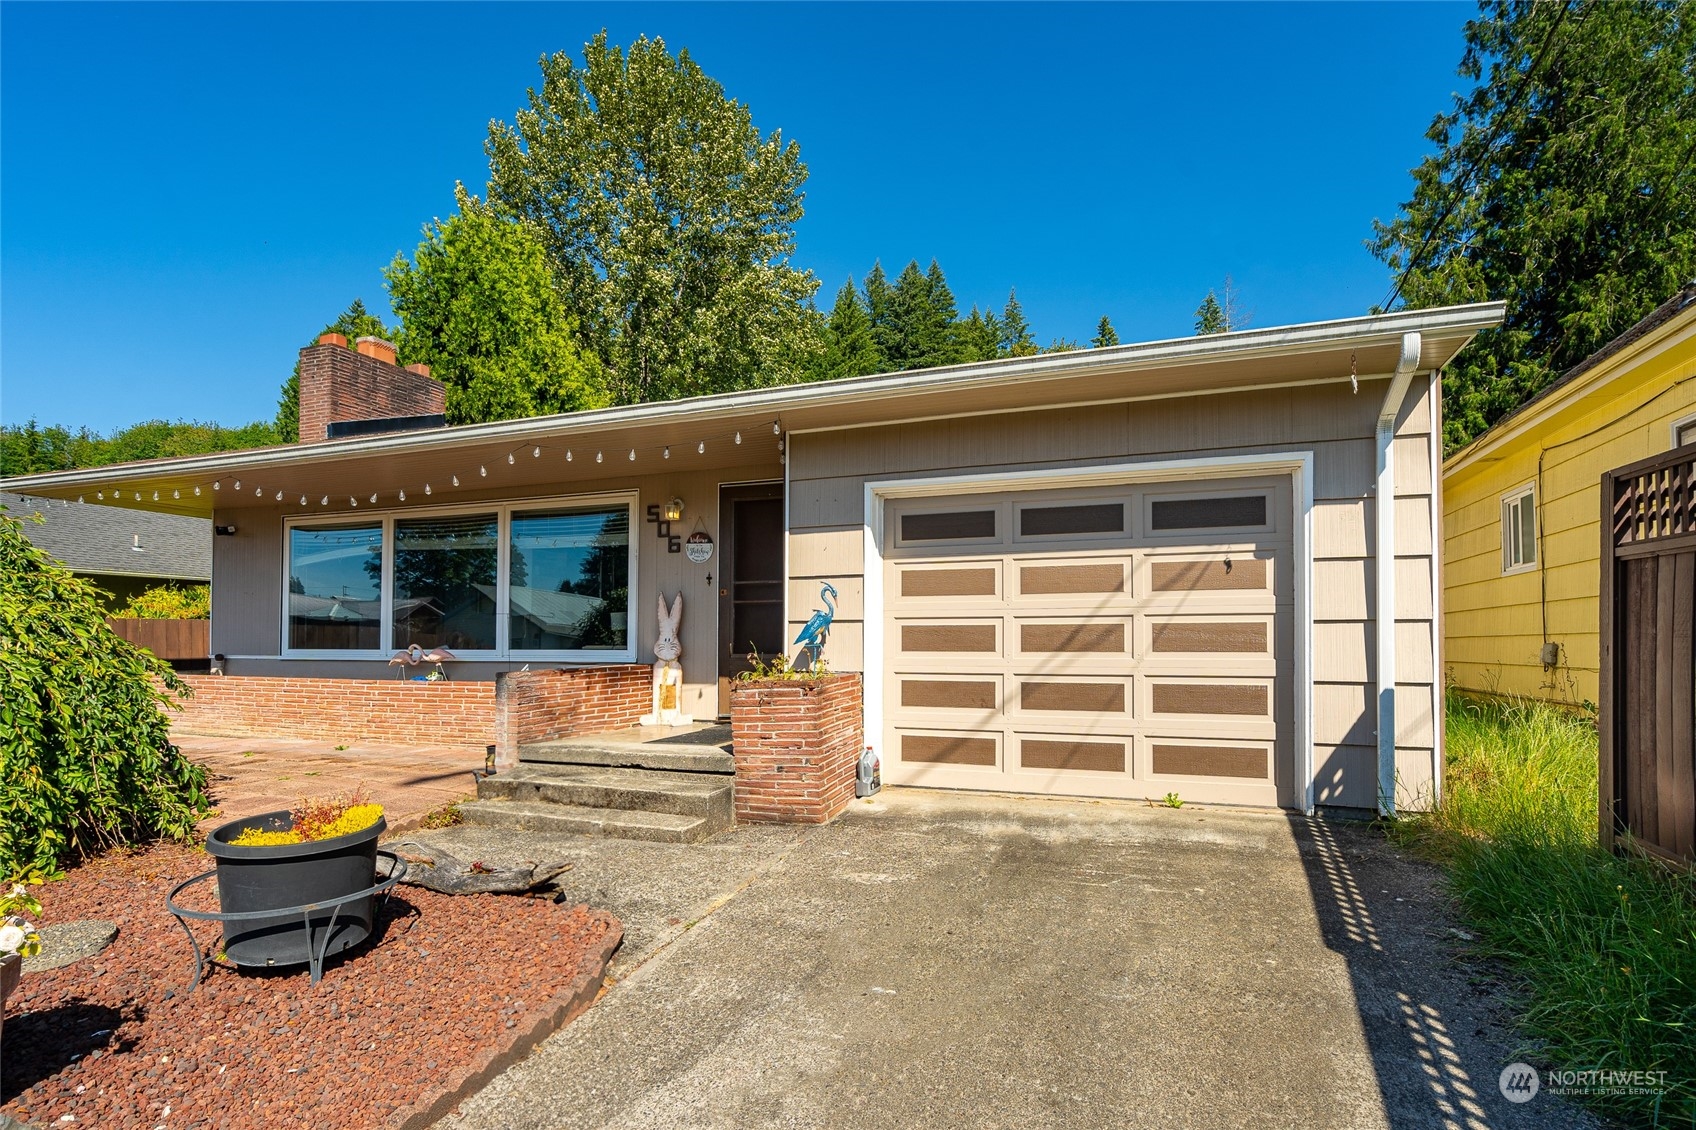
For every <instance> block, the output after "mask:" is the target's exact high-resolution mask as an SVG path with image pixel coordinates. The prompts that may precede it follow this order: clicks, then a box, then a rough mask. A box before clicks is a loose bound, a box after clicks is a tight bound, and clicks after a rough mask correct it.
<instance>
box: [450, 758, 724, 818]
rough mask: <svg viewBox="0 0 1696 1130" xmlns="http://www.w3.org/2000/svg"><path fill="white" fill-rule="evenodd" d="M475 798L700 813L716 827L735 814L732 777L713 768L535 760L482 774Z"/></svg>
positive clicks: (643, 810)
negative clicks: (688, 769) (672, 768)
mask: <svg viewBox="0 0 1696 1130" xmlns="http://www.w3.org/2000/svg"><path fill="white" fill-rule="evenodd" d="M477 799H479V800H503V801H521V802H546V803H550V804H568V805H578V806H581V807H585V808H622V809H629V810H632V811H636V812H667V813H671V814H673V815H675V816H702V817H706V818H707V819H708V820H710V821H713V823H714V825H715V827H714V830H715V831H716V830H717V829H718V828H728V827H730V825H731V824H732V823H734V822H735V819H736V801H735V781H734V778H731V777H725V776H721V775H719V774H716V773H666V772H660V771H657V770H653V769H619V768H609V767H606V766H601V765H545V764H534V763H533V764H528V765H520V766H518V767H517V768H516V769H512V770H509V771H507V772H505V773H499V774H496V775H495V776H493V777H486V778H484V779H483V780H482V781H480V782H479V783H478V785H477Z"/></svg>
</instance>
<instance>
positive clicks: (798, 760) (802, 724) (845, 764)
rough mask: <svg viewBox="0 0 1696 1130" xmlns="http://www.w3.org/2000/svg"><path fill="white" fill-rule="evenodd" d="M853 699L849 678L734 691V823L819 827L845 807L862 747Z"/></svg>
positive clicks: (853, 678) (857, 690) (853, 681)
mask: <svg viewBox="0 0 1696 1130" xmlns="http://www.w3.org/2000/svg"><path fill="white" fill-rule="evenodd" d="M861 695H862V688H861V685H860V676H859V675H854V674H847V675H832V676H830V677H829V678H825V679H798V680H793V681H773V682H763V683H739V684H737V685H736V687H735V689H734V690H732V691H731V695H730V727H731V748H732V749H733V750H734V751H735V754H736V819H737V820H738V821H740V822H742V823H754V824H823V823H825V822H826V821H828V820H830V819H832V818H834V817H835V816H836V815H837V814H838V813H840V812H841V811H842V810H843V809H845V808H847V807H848V804H849V802H850V801H852V800H853V799H854V772H855V769H856V767H857V766H858V764H859V760H860V754H861V753H862V752H863V751H864V750H865V747H866V742H865V719H864V715H863V714H862V712H861Z"/></svg>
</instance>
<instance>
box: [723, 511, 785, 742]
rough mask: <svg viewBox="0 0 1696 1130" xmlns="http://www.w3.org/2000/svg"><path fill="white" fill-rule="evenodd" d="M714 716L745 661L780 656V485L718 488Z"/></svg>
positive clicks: (725, 707) (726, 705) (745, 666)
mask: <svg viewBox="0 0 1696 1130" xmlns="http://www.w3.org/2000/svg"><path fill="white" fill-rule="evenodd" d="M718 514H719V541H720V543H721V544H720V546H719V551H720V553H721V554H722V555H723V556H722V557H721V559H720V561H721V564H720V577H719V590H718V712H719V714H720V716H728V715H729V714H730V686H731V682H732V681H733V680H734V679H735V678H736V676H737V675H739V674H741V673H742V672H743V671H746V670H748V667H749V662H748V656H749V655H750V654H751V653H753V652H758V653H759V654H760V655H761V656H762V657H763V658H766V659H770V658H771V657H772V656H774V655H781V654H782V653H783V645H784V639H783V484H782V483H755V484H752V485H738V486H726V487H720V488H719V494H718Z"/></svg>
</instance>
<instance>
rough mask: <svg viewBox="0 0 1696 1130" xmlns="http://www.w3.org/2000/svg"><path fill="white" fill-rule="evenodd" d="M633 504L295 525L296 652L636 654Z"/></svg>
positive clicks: (291, 627)
mask: <svg viewBox="0 0 1696 1130" xmlns="http://www.w3.org/2000/svg"><path fill="white" fill-rule="evenodd" d="M632 508H633V503H632V502H631V501H626V500H623V499H620V500H618V501H613V502H607V501H601V500H598V499H597V500H593V501H584V502H581V503H569V502H561V503H557V504H554V505H547V504H541V503H536V504H528V503H526V504H514V505H510V506H484V507H459V508H454V509H452V510H443V511H435V512H427V513H417V512H408V513H405V514H401V515H394V516H374V517H372V518H371V519H369V520H367V521H364V522H360V523H357V524H356V523H353V522H347V521H343V522H339V523H323V524H320V523H317V522H309V521H301V522H299V523H293V522H291V523H290V524H289V525H288V527H287V538H286V541H285V544H286V549H285V553H286V555H287V561H286V563H285V564H286V566H287V575H288V594H287V609H288V611H287V621H288V627H287V632H286V638H285V649H286V650H287V651H288V652H290V653H297V654H298V653H325V652H328V653H333V654H350V655H351V654H354V653H360V652H363V653H366V654H367V655H370V656H376V655H386V654H388V653H390V652H392V651H399V650H403V649H405V648H407V647H410V646H412V645H414V644H416V645H417V646H419V647H421V648H424V649H425V650H429V649H431V648H437V647H443V648H447V649H448V650H449V651H452V652H454V653H455V654H457V655H460V656H461V657H463V658H479V657H481V658H503V657H508V656H510V657H516V658H528V657H535V658H543V659H547V658H559V659H572V658H577V657H582V658H585V659H609V658H624V657H631V656H633V653H634V649H633V648H632V645H631V644H632V635H631V612H632V609H633V607H634V601H633V600H632V594H631V591H630V588H631V585H630V582H631V577H632V575H633V570H634V566H635V548H634V546H633V544H632V542H631V537H630V525H631V513H632Z"/></svg>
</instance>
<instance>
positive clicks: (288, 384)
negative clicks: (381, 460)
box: [271, 298, 400, 443]
mask: <svg viewBox="0 0 1696 1130" xmlns="http://www.w3.org/2000/svg"><path fill="white" fill-rule="evenodd" d="M399 332H400V331H399V330H395V329H390V328H389V327H388V326H385V325H384V324H383V319H381V318H379V317H377V315H375V314H373V313H371V312H370V311H369V310H367V309H366V308H365V300H364V299H362V298H355V299H354V300H353V301H352V302H350V303H348V307H347V309H346V310H343V311H342V312H341V313H340V314H339V315H337V316H336V320H335V321H333V322H331V323H330V324H329V325H327V326H325V327H324V328H323V329H321V330H319V331H318V332H317V333H316V334H314V335H313V336H312V340H311V341H309V342H307V343H306V344H307V345H316V344H317V343H318V339H319V338H320V337H322V336H324V335H325V334H341V335H342V336H343V337H345V338H347V347H348V348H349V349H353V348H355V346H356V345H357V343H358V342H359V339H360V338H362V337H380V338H382V339H383V340H384V341H391V342H392V341H394V340H395V336H396V335H397V334H398V333H399ZM276 431H277V439H275V440H272V441H271V442H272V443H278V442H281V443H296V442H298V441H299V440H300V358H298V357H296V358H295V362H294V372H293V373H291V374H289V379H288V380H286V381H284V382H283V388H282V392H281V393H280V394H279V395H278V397H277V423H276Z"/></svg>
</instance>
